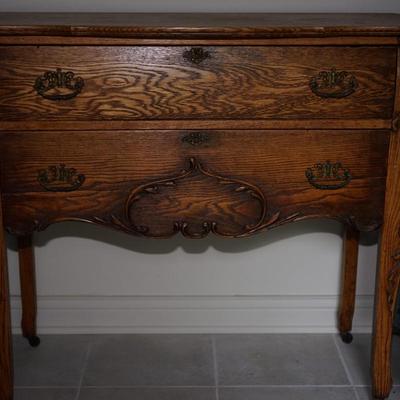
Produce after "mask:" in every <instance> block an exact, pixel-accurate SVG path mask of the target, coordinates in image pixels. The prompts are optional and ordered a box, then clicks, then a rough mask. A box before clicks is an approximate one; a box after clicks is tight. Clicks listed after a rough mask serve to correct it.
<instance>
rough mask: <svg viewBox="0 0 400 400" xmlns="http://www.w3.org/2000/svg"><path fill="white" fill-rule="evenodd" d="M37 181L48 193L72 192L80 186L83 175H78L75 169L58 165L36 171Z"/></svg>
mask: <svg viewBox="0 0 400 400" xmlns="http://www.w3.org/2000/svg"><path fill="white" fill-rule="evenodd" d="M37 179H38V181H39V183H40V184H41V185H42V186H43V187H44V188H45V189H46V190H48V191H49V192H72V191H73V190H77V189H79V188H80V187H81V186H82V184H83V182H84V181H85V175H82V174H78V173H77V171H76V169H75V168H67V167H66V166H65V164H59V165H50V166H49V167H47V169H42V170H40V171H38V178H37Z"/></svg>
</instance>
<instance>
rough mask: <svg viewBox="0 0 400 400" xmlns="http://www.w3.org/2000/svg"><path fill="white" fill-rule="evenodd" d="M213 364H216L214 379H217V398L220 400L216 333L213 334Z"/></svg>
mask: <svg viewBox="0 0 400 400" xmlns="http://www.w3.org/2000/svg"><path fill="white" fill-rule="evenodd" d="M211 343H212V353H213V364H214V380H215V399H216V400H219V375H218V361H217V343H216V340H215V335H212V336H211Z"/></svg>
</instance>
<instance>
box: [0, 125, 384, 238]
mask: <svg viewBox="0 0 400 400" xmlns="http://www.w3.org/2000/svg"><path fill="white" fill-rule="evenodd" d="M187 134H188V131H183V132H181V131H132V132H127V131H115V132H107V131H105V132H96V133H95V134H94V133H93V132H62V133H61V132H3V133H1V134H0V140H1V143H2V145H3V149H4V152H3V164H4V170H3V175H2V177H1V178H2V181H3V188H4V191H5V204H6V210H7V213H6V224H7V227H8V228H9V230H10V231H13V232H18V233H20V234H21V233H28V232H31V231H32V230H34V229H38V226H39V227H40V226H42V225H43V226H46V225H47V224H48V223H51V222H55V221H58V220H60V218H61V219H64V218H66V219H76V218H79V219H85V220H90V221H93V220H94V219H97V220H103V221H106V222H105V223H107V224H108V225H111V226H113V227H116V228H120V227H118V226H114V225H116V224H114V223H113V222H112V221H111V222H110V220H109V217H110V216H111V215H113V216H115V217H118V219H119V220H120V221H125V225H127V226H131V224H130V223H129V222H126V218H125V211H124V207H125V203H126V201H127V198H128V194H129V193H130V192H132V190H135V189H136V188H138V187H139V186H141V185H146V184H149V185H150V186H151V183H152V182H154V181H159V180H163V179H166V180H169V179H172V178H173V177H176V176H177V175H179V174H180V172H181V171H182V169H185V168H187V166H188V160H189V159H190V158H191V157H192V158H195V159H196V160H198V162H200V163H201V164H202V165H203V167H204V169H206V170H208V171H212V172H213V173H215V174H216V175H219V176H222V177H225V178H227V179H232V180H239V181H242V182H246V183H248V184H249V185H254V186H256V187H257V188H259V189H260V190H261V191H262V193H263V194H264V196H265V198H266V202H267V205H268V210H267V214H268V216H269V217H271V216H273V215H275V214H276V212H277V211H280V212H281V215H280V218H281V219H283V220H285V219H286V218H288V217H290V216H292V215H294V214H296V219H303V218H309V217H317V216H319V217H328V218H337V219H339V220H341V221H344V222H345V223H350V224H355V225H357V226H358V227H359V228H360V229H361V230H371V229H376V228H377V227H378V226H379V224H380V223H381V221H382V209H383V198H384V182H385V177H386V166H385V159H386V156H387V149H388V140H389V132H388V131H351V133H350V132H346V131H344V132H343V131H306V132H304V131H257V130H256V131H253V130H249V131H245V130H240V131H208V137H209V141H207V143H205V144H203V145H201V146H192V145H190V144H189V143H186V142H182V138H183V137H185V135H187ZM94 135H95V136H94ZM65 137H68V142H67V143H68V144H67V143H66V141H65ZM94 137H95V138H96V140H94V141H93V138H94ZM293 143H296V146H293ZM328 159H329V160H334V161H336V160H338V161H341V162H342V163H343V165H345V166H346V168H348V169H349V170H350V171H351V173H352V180H351V183H350V184H349V185H348V186H346V187H345V188H342V189H339V190H318V189H316V188H314V187H313V186H312V185H310V183H309V182H308V180H307V177H306V170H307V169H308V168H309V167H312V166H313V165H314V164H315V163H317V162H324V161H326V160H328ZM60 162H61V163H65V164H66V165H68V166H70V167H74V168H76V169H77V170H78V171H79V172H80V173H84V174H85V177H86V179H85V182H84V184H83V185H82V186H81V187H80V188H79V190H77V191H74V192H70V193H50V192H46V190H45V189H44V188H43V187H42V186H41V185H40V184H39V183H38V181H37V176H38V175H37V174H38V171H39V170H41V169H43V168H46V166H48V165H54V164H57V163H60ZM217 186H218V185H217ZM218 190H219V191H218ZM216 191H218V193H217V192H216ZM194 193H196V196H197V197H196V198H195V197H193V198H191V194H193V196H194ZM173 194H174V191H172V192H171V191H170V190H169V191H168V197H166V198H163V199H162V200H161V205H160V204H158V206H157V207H156V205H155V204H152V203H151V196H149V198H148V199H146V200H147V201H146V202H144V203H142V204H141V206H140V208H139V209H138V210H140V211H139V214H140V215H141V216H142V217H143V218H144V216H145V215H146V218H147V219H148V221H147V222H148V224H149V225H152V226H154V225H157V224H161V220H162V218H166V217H168V218H167V219H168V221H169V222H170V223H171V224H173V222H174V221H176V220H177V218H178V219H179V215H180V213H181V211H183V210H187V211H185V212H186V213H189V214H190V215H191V217H194V218H196V221H199V220H198V218H200V219H201V220H202V221H210V219H211V220H216V219H217V221H216V222H219V223H222V222H223V213H224V212H225V211H227V212H228V214H229V218H230V222H231V223H233V224H236V225H235V226H236V228H232V225H231V226H230V227H229V229H228V228H227V229H228V230H229V232H231V233H232V229H233V230H235V232H238V230H237V227H238V226H239V225H240V226H243V224H244V225H246V224H247V223H249V224H251V223H254V222H255V218H258V216H259V215H260V212H261V211H260V209H259V205H258V203H257V201H255V202H253V201H248V202H247V201H246V202H245V203H241V201H239V203H236V205H237V206H238V207H239V208H240V209H241V210H243V212H244V215H246V216H247V217H248V222H246V223H245V222H244V220H240V218H239V216H240V212H239V213H235V212H233V211H232V210H230V211H229V207H227V208H226V209H225V208H223V207H222V208H221V209H219V214H218V215H217V216H216V215H215V212H216V211H215V210H216V209H215V208H214V211H212V209H209V208H208V206H209V205H210V204H211V203H209V201H210V198H212V199H219V200H221V202H222V204H225V203H226V204H228V203H229V202H230V201H234V203H231V204H235V202H236V200H232V199H235V198H236V199H237V196H236V197H235V195H234V193H231V191H230V190H227V189H224V190H222V188H221V189H217V187H216V186H215V184H214V183H213V182H212V180H211V181H209V180H207V179H202V178H201V179H200V180H190V179H189V180H187V181H186V182H185V186H184V190H183V192H182V191H181V192H179V193H176V192H175V194H176V197H170V196H172V195H173ZM365 198H368V199H369V201H368V202H365V201H364V199H365ZM167 199H168V200H167ZM207 199H208V200H207ZM156 200H157V201H158V198H157V199H156ZM202 202H203V203H202ZM189 203H193V207H192V208H188V205H189ZM194 203H196V204H197V205H196V206H194ZM201 204H203V208H202V207H200V205H201ZM244 204H247V205H246V206H244ZM251 204H252V205H251ZM154 207H156V208H157V209H158V212H157V213H155V212H154V210H153V209H152V208H154ZM212 207H216V205H214V206H212ZM136 215H138V214H136ZM162 215H164V217H162V218H161V216H162ZM187 216H188V215H186V217H187ZM149 219H150V220H149ZM164 220H166V219H164ZM33 221H38V222H37V223H35V224H34V223H33ZM171 221H172V222H171ZM224 221H225V224H226V219H224ZM171 224H169V226H171ZM163 227H164V228H165V225H163ZM164 228H162V229H164ZM160 229H161V228H160ZM164 231H165V229H164Z"/></svg>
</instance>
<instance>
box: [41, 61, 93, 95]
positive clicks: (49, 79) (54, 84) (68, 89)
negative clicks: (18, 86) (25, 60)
mask: <svg viewBox="0 0 400 400" xmlns="http://www.w3.org/2000/svg"><path fill="white" fill-rule="evenodd" d="M84 85H85V82H84V80H83V79H82V78H81V77H79V76H77V77H75V74H74V73H73V72H72V71H67V72H63V71H62V70H61V68H57V70H56V71H46V72H45V73H44V74H43V75H42V76H39V77H38V78H37V79H36V81H35V85H34V88H35V90H36V92H37V93H38V94H39V95H40V96H42V97H44V98H45V99H48V100H69V99H73V98H74V97H76V96H77V95H78V94H79V93H80V92H81V91H82V89H83V87H84Z"/></svg>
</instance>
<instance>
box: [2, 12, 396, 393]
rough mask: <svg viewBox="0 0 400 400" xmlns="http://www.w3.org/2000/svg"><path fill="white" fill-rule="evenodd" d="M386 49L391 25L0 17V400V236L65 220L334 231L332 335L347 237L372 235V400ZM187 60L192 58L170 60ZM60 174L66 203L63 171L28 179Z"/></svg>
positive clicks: (392, 271) (344, 323)
mask: <svg viewBox="0 0 400 400" xmlns="http://www.w3.org/2000/svg"><path fill="white" fill-rule="evenodd" d="M399 45H400V15H394V14H393V15H390V14H386V15H385V14H324V15H321V14H262V13H261V14H260V13H258V14H79V15H77V14H57V15H56V14H24V13H22V14H7V13H5V14H4V13H3V14H2V13H0V145H1V148H0V149H1V150H0V164H1V175H0V182H1V185H2V195H1V198H0V202H1V201H3V207H1V204H0V295H1V296H0V301H1V302H0V322H1V324H0V326H1V328H0V400H11V399H12V363H11V344H10V318H9V317H10V310H9V295H8V281H7V264H6V260H5V244H4V233H3V225H4V227H5V228H7V229H8V230H9V231H10V232H11V233H13V234H15V235H20V236H24V237H25V238H29V237H30V236H29V235H31V234H32V232H34V231H37V230H42V229H45V228H46V227H47V226H48V225H49V224H52V223H55V222H60V221H68V220H76V221H86V222H88V223H95V224H99V225H103V226H106V227H111V228H115V229H119V230H122V231H125V232H127V233H130V234H135V235H141V236H150V237H165V236H170V235H173V234H176V233H182V234H183V235H185V236H188V237H192V238H198V237H203V236H205V235H207V234H208V233H216V234H220V235H223V236H229V237H243V236H248V235H251V234H254V233H256V232H259V231H261V230H264V229H271V228H273V227H276V226H279V225H282V224H284V223H288V222H293V221H298V220H302V219H305V218H334V219H337V220H339V221H341V222H343V223H344V224H345V225H346V227H347V236H346V238H345V241H344V242H345V264H344V285H343V301H342V305H341V313H340V322H339V325H340V326H339V327H340V330H341V331H342V333H343V332H349V331H350V329H351V322H352V321H351V320H352V314H353V311H354V293H355V283H356V282H355V281H356V264H357V244H358V234H359V233H358V232H359V231H361V230H373V229H377V228H378V227H379V226H380V225H381V224H382V222H383V233H382V239H381V249H380V256H379V257H380V267H379V269H378V279H377V289H376V308H375V322H374V325H375V328H374V345H373V357H372V358H373V369H372V372H373V379H372V382H373V392H374V395H375V396H376V397H377V398H379V399H383V398H385V397H386V396H388V395H389V392H390V388H391V371H390V350H391V328H392V316H393V308H394V299H395V298H396V294H397V291H398V285H399V281H400V268H399V260H400V255H399V254H400V235H399V226H400V207H399V204H398V199H399V196H400V175H399V174H400V172H399V168H398V166H399V165H400V126H399V120H400V119H399V115H400V82H399V76H400V63H399V62H398V60H399V59H400V53H399V52H398V48H399ZM191 47H201V48H202V49H203V51H204V52H205V53H206V54H207V57H206V58H205V59H204V60H201V62H198V63H197V62H196V63H193V62H191V61H190V58H189V59H185V57H183V55H184V54H185V52H188V51H190V49H191ZM195 52H197V50H196V51H194V53H195ZM58 68H60V69H61V70H60V72H61V71H63V72H67V71H71V72H73V73H74V74H75V76H79V77H81V78H82V79H83V81H79V82H78V83H79V84H78V86H76V85H75V86H74V85H73V84H72V86H71V85H69V84H66V81H65V80H64V79H61V81H60V82H61V84H62V85H63V86H64V89H68V88H65V86H68V85H69V90H71V88H72V89H75V92H74V93H67V94H66V96H65V97H68V100H66V99H64V100H57V101H52V100H51V99H47V98H45V97H48V96H47V95H46V93H47V92H46V87H43V86H40V85H39V86H36V88H39V92H40V94H38V93H37V91H35V88H34V84H35V81H36V79H37V78H38V77H40V76H42V75H43V74H44V73H46V71H56V70H57V69H58ZM333 68H335V69H336V71H339V72H340V71H346V72H347V73H348V74H350V75H351V76H352V77H353V76H354V79H353V78H352V82H353V84H352V85H351V87H350V88H344V89H345V90H344V92H343V93H341V92H340V93H337V91H336V89H337V88H336V87H334V88H332V87H331V86H330V83H331V82H330V81H328V82H327V85H325V83H324V82H325V81H324V80H323V79H322V78H323V76H322V75H321V79H322V81H321V79H320V80H318V79H317V82H318V83H319V85H320V84H321V83H322V89H324V90H325V89H328V92H329V93H331V92H332V93H335V95H339V96H342V95H343V94H345V95H346V97H344V98H340V99H339V98H336V99H333V98H329V99H328V98H321V97H319V96H320V94H321V92H320V91H319V87H317V89H318V90H315V89H316V86H315V85H314V86H313V89H314V92H316V94H314V93H313V91H312V90H311V89H312V88H311V87H310V82H312V79H313V78H315V77H317V76H319V74H320V73H321V71H332V69H333ZM396 69H397V70H396ZM57 76H62V75H61V73H60V74H59V75H57ZM332 76H333V80H334V78H335V77H337V76H336V75H334V74H333V75H332ZM67 77H68V75H67ZM396 79H397V82H396ZM44 81H46V80H44ZM314 81H315V79H314ZM70 83H71V82H70ZM75 83H76V82H75ZM354 89H355V90H354ZM45 92H46V93H45ZM43 94H45V95H44V96H43ZM322 95H323V96H324V95H326V90H325V91H324V92H323V93H322ZM50 97H52V98H54V97H53V96H50ZM56 98H58V99H59V96H56ZM391 133H392V135H391ZM204 135H206V136H204ZM199 137H202V138H204V137H206V138H207V140H197V139H196V138H199ZM184 138H189V139H186V140H184ZM193 138H194V139H193ZM194 144H195V145H194ZM389 147H390V151H389ZM388 151H389V154H388ZM337 163H340V165H342V166H343V171H345V172H343V174H336V173H335V172H333V173H332V171H330V172H327V173H324V172H323V171H322V173H321V174H319V175H320V176H318V182H317V184H315V183H316V182H315V179H313V176H311V175H310V172H309V171H320V169H318V168H315V166H316V164H321V165H326V166H332V165H334V166H335V165H336V166H337V165H338V164H337ZM62 164H65V165H66V166H67V167H66V168H73V169H76V171H78V172H79V174H81V175H80V176H81V177H84V179H80V180H79V181H78V183H79V185H78V184H77V185H74V186H73V187H72V189H74V190H73V191H68V192H60V191H57V189H60V182H61V183H65V181H67V182H69V183H71V182H70V181H68V179H64V178H65V177H64V175H63V173H64V171H65V170H64V169H63V168H60V171H63V172H62V173H61V172H60V174H59V175H60V176H58V177H57V179H56V182H53V183H55V184H54V185H52V186H51V187H48V186H47V181H46V180H45V181H43V179H42V180H40V176H42V178H43V172H40V171H48V168H49V167H51V166H54V165H55V166H57V165H62ZM387 169H388V170H387ZM68 171H71V170H70V169H68ZM307 171H308V172H307ZM41 173H42V175H40V174H41ZM74 176H75V175H74ZM58 178H60V179H58ZM328 178H332V179H333V180H335V179H336V178H340V179H339V182H336V183H335V185H334V186H332V185H333V180H332V179H330V180H329V179H328ZM342 178H345V181H344V182H343V179H342ZM341 179H342V181H341ZM320 180H322V181H321V182H320ZM327 180H329V182H327ZM336 180H338V179H336ZM59 181H60V182H59ZM74 182H75V181H74ZM41 183H42V184H41ZM43 183H45V184H44V185H43ZM70 188H71V187H68V189H70ZM49 189H50V190H49ZM52 189H54V190H55V191H51V190H52ZM64 189H65V187H64ZM385 193H386V199H385ZM2 208H3V210H4V218H3V217H2V215H1V210H2ZM383 212H384V214H383ZM3 219H4V221H3ZM21 240H22V239H20V256H21V260H22V265H21V266H22V268H21V275H23V276H22V290H23V297H24V298H25V301H24V304H25V305H24V309H25V310H24V319H25V320H26V321H25V328H24V329H25V331H30V332H33V331H34V327H33V324H34V321H33V317H34V314H35V310H34V309H33V308H32V306H33V300H30V301H28V300H27V299H28V298H30V299H32V298H33V297H34V293H33V292H34V285H33V284H34V276H33V269H32V268H31V267H33V254H32V252H31V250H32V248H31V246H30V245H29V244H30V243H29V240H28V239H24V240H28V242H21ZM26 244H27V246H25V245H26ZM28 303H29V304H28Z"/></svg>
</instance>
